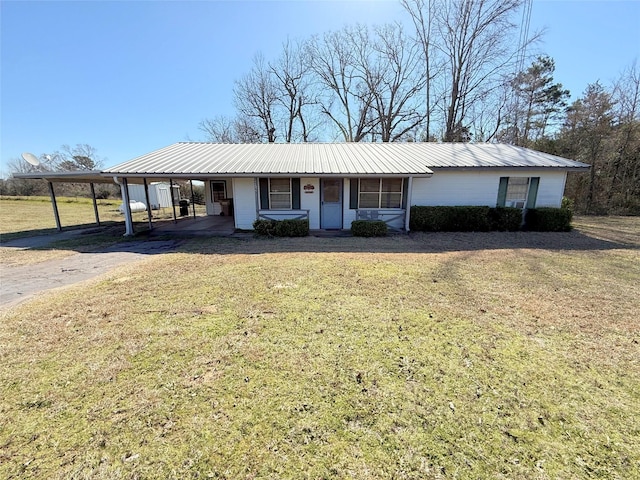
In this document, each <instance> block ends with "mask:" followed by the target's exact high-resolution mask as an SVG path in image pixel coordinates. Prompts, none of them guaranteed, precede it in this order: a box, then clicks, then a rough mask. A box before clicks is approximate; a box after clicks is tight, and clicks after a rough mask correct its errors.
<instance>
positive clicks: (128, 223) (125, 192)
mask: <svg viewBox="0 0 640 480" xmlns="http://www.w3.org/2000/svg"><path fill="white" fill-rule="evenodd" d="M120 190H121V191H122V204H123V205H124V225H125V232H124V235H125V237H128V236H130V235H133V219H132V218H131V204H130V203H129V182H127V179H126V178H123V179H122V184H121V186H120Z"/></svg>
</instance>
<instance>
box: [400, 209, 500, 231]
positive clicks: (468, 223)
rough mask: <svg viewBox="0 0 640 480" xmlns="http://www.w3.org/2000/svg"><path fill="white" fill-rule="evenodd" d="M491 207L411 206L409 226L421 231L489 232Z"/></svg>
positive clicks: (491, 223) (491, 222)
mask: <svg viewBox="0 0 640 480" xmlns="http://www.w3.org/2000/svg"><path fill="white" fill-rule="evenodd" d="M490 211H491V208H490V207H476V206H459V207H422V206H413V207H411V219H410V222H409V228H410V229H411V230H413V231H420V232H488V231H490V230H491V228H492V225H493V221H492V218H491V216H490Z"/></svg>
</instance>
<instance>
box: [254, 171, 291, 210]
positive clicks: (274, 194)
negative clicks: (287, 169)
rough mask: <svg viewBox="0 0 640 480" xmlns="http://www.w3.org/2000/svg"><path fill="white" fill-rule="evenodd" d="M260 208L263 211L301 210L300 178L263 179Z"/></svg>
mask: <svg viewBox="0 0 640 480" xmlns="http://www.w3.org/2000/svg"><path fill="white" fill-rule="evenodd" d="M259 184H260V208H262V209H263V210H297V209H299V208H300V179H299V178H261V179H260V180H259Z"/></svg>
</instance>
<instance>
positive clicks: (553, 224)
mask: <svg viewBox="0 0 640 480" xmlns="http://www.w3.org/2000/svg"><path fill="white" fill-rule="evenodd" d="M572 218H573V213H572V212H571V210H568V209H566V208H530V209H528V210H527V213H526V214H525V216H524V230H529V231H533V232H568V231H569V230H571V219H572Z"/></svg>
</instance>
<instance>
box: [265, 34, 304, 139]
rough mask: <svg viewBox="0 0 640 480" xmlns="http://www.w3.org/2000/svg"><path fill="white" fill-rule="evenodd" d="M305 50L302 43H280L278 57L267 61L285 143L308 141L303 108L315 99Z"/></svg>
mask: <svg viewBox="0 0 640 480" xmlns="http://www.w3.org/2000/svg"><path fill="white" fill-rule="evenodd" d="M306 53H307V52H306V50H305V48H304V47H303V46H302V45H300V44H299V43H296V44H292V43H291V42H290V41H289V40H287V41H286V42H285V43H284V44H283V45H282V52H281V54H280V58H279V59H278V60H277V61H276V62H274V63H269V70H270V72H271V74H272V75H273V76H274V77H275V79H276V80H275V85H276V89H277V90H278V102H279V103H280V104H281V106H282V108H283V109H284V112H285V114H284V123H285V127H284V134H285V142H287V143H291V142H292V141H294V140H295V138H296V137H298V138H300V139H301V140H302V141H303V142H308V141H309V134H310V128H309V121H308V117H307V116H306V113H307V107H309V106H311V105H313V104H315V103H316V102H315V99H314V98H313V95H312V94H311V92H310V90H311V87H310V82H311V79H310V76H311V75H310V71H309V62H308V61H307V59H306ZM296 124H299V132H300V133H299V135H297V134H296V130H297V129H296V128H295V127H296Z"/></svg>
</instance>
